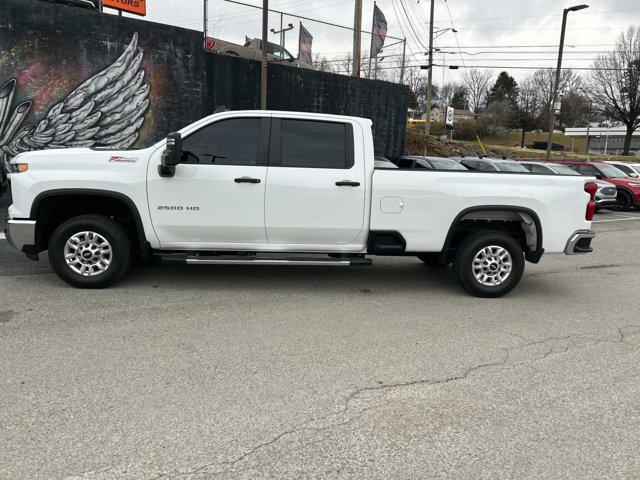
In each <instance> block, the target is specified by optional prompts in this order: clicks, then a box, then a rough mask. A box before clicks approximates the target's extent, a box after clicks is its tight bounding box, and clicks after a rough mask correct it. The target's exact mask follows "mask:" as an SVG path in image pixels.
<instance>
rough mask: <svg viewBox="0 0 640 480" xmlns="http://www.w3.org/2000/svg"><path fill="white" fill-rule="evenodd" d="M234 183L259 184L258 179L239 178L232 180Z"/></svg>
mask: <svg viewBox="0 0 640 480" xmlns="http://www.w3.org/2000/svg"><path fill="white" fill-rule="evenodd" d="M233 181H234V182H236V183H260V179H259V178H251V177H240V178H236V179H234V180H233Z"/></svg>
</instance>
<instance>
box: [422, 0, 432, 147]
mask: <svg viewBox="0 0 640 480" xmlns="http://www.w3.org/2000/svg"><path fill="white" fill-rule="evenodd" d="M434 6H435V0H431V15H430V17H429V65H428V67H429V69H428V71H427V100H426V102H425V105H424V111H425V122H424V133H425V134H426V135H427V136H428V135H429V133H430V132H431V82H432V81H433V11H434ZM424 156H425V157H426V156H427V144H426V138H425V144H424Z"/></svg>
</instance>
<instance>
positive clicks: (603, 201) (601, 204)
mask: <svg viewBox="0 0 640 480" xmlns="http://www.w3.org/2000/svg"><path fill="white" fill-rule="evenodd" d="M616 205H618V199H617V198H616V197H610V198H607V197H604V198H598V197H596V209H600V208H607V207H615V206H616Z"/></svg>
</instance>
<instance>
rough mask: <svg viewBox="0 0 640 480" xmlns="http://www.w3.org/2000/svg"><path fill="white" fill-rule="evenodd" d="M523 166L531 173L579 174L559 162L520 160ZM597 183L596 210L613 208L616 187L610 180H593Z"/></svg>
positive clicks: (616, 193)
mask: <svg viewBox="0 0 640 480" xmlns="http://www.w3.org/2000/svg"><path fill="white" fill-rule="evenodd" d="M520 165H522V166H523V167H524V168H526V169H527V170H529V171H530V172H531V173H537V174H539V175H580V174H579V173H578V172H576V171H575V170H574V169H573V168H571V167H569V166H567V165H562V164H560V163H543V162H520ZM595 183H596V184H597V185H598V190H597V192H596V210H601V209H603V208H614V207H615V206H616V205H617V204H618V200H617V198H618V189H617V187H616V186H615V185H614V184H613V183H611V182H605V181H604V180H598V179H596V180H595Z"/></svg>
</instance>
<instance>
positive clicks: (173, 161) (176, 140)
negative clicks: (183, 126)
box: [158, 132, 182, 177]
mask: <svg viewBox="0 0 640 480" xmlns="http://www.w3.org/2000/svg"><path fill="white" fill-rule="evenodd" d="M181 159H182V135H180V134H179V133H178V132H174V133H170V134H169V135H167V148H165V150H164V152H163V153H162V158H161V160H160V165H158V174H159V175H160V176H161V177H173V176H174V175H175V174H176V165H178V164H179V163H180V160H181Z"/></svg>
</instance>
